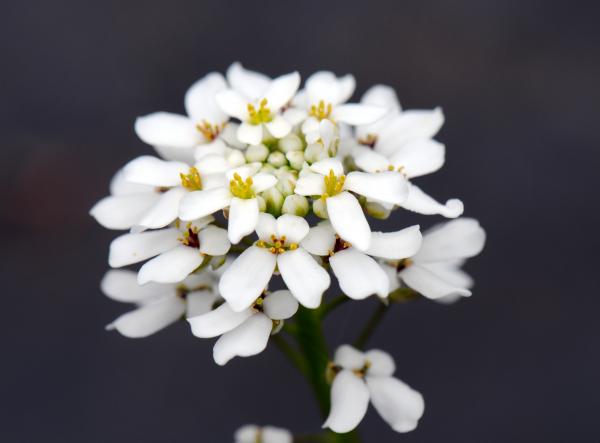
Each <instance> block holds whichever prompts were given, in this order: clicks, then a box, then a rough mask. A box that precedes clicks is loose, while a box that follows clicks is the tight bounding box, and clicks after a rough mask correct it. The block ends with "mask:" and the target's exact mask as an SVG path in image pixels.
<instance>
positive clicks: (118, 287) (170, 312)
mask: <svg viewBox="0 0 600 443" xmlns="http://www.w3.org/2000/svg"><path fill="white" fill-rule="evenodd" d="M214 286H215V279H214V276H213V274H211V273H209V272H208V271H204V272H202V273H200V274H195V275H190V276H189V277H187V278H186V279H185V280H184V281H182V282H181V283H179V284H161V283H148V284H146V285H144V286H140V285H138V282H137V277H136V273H135V272H133V271H126V270H122V269H113V270H110V271H108V272H107V273H106V274H105V275H104V278H103V279H102V283H101V285H100V287H101V289H102V292H104V294H105V295H106V296H108V297H110V298H112V299H113V300H117V301H120V302H126V303H135V304H137V305H138V307H137V308H136V309H134V310H133V311H130V312H128V313H126V314H123V315H121V316H120V317H118V318H117V319H116V320H115V321H113V322H112V323H111V324H109V325H108V326H107V327H106V329H108V330H112V329H116V330H117V331H119V332H120V333H121V334H123V335H124V336H126V337H130V338H141V337H147V336H149V335H151V334H154V333H155V332H158V331H160V330H161V329H163V328H165V327H167V326H169V325H170V324H172V323H174V322H176V321H177V320H179V319H181V317H182V316H184V315H185V316H187V317H192V316H196V315H200V314H203V313H205V312H208V311H210V309H211V308H212V305H213V303H214V302H215V301H216V299H217V294H216V291H215V290H214Z"/></svg>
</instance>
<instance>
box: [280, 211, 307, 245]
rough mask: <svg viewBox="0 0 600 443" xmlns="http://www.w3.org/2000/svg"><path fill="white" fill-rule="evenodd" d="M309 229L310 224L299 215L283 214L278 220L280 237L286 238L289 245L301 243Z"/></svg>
mask: <svg viewBox="0 0 600 443" xmlns="http://www.w3.org/2000/svg"><path fill="white" fill-rule="evenodd" d="M309 229H310V228H309V226H308V222H307V221H306V220H305V219H304V218H302V217H298V216H297V215H291V214H283V215H281V216H279V218H278V219H277V234H278V237H279V238H281V237H285V238H286V242H287V243H288V244H289V243H300V242H301V241H302V239H303V238H304V237H306V234H308V230H309Z"/></svg>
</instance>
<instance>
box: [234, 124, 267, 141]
mask: <svg viewBox="0 0 600 443" xmlns="http://www.w3.org/2000/svg"><path fill="white" fill-rule="evenodd" d="M237 138H238V139H239V140H240V141H241V142H242V143H247V144H249V145H258V144H259V143H260V142H261V140H262V138H263V127H262V124H258V125H253V124H251V123H248V122H245V121H242V124H241V125H240V126H239V128H238V130H237Z"/></svg>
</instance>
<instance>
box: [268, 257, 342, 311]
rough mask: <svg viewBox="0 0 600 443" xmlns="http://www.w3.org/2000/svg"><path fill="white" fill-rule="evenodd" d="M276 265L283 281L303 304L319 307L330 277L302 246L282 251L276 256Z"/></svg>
mask: <svg viewBox="0 0 600 443" xmlns="http://www.w3.org/2000/svg"><path fill="white" fill-rule="evenodd" d="M277 266H278V268H279V272H281V278H283V281H284V283H285V284H286V286H287V287H288V289H289V290H290V291H291V292H292V294H294V297H296V298H297V299H298V301H299V302H300V303H301V304H302V305H303V306H305V307H307V308H311V309H314V308H317V307H319V305H320V304H321V297H322V296H323V292H325V290H326V289H327V288H328V287H329V285H330V283H331V278H330V277H329V274H328V273H327V271H325V269H323V268H322V267H321V266H319V264H318V263H317V262H316V261H315V259H314V258H312V256H311V255H310V254H309V253H308V252H306V251H305V250H304V249H302V248H298V249H296V250H294V251H287V252H284V253H283V254H280V255H279V256H278V257H277Z"/></svg>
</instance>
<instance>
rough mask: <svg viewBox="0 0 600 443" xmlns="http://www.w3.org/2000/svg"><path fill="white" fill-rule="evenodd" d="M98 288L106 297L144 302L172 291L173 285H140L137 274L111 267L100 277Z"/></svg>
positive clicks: (121, 300) (128, 301)
mask: <svg viewBox="0 0 600 443" xmlns="http://www.w3.org/2000/svg"><path fill="white" fill-rule="evenodd" d="M100 289H101V290H102V292H103V293H104V295H106V296H107V297H109V298H111V299H113V300H116V301H120V302H125V303H146V302H148V301H149V300H155V299H157V298H159V297H162V296H164V295H167V294H170V293H173V294H175V288H174V287H173V285H164V284H160V283H149V284H147V285H144V286H140V285H139V284H138V282H137V274H136V273H135V272H133V271H127V270H124V269H111V270H110V271H108V272H107V273H106V274H104V277H103V278H102V282H101V283H100Z"/></svg>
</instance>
